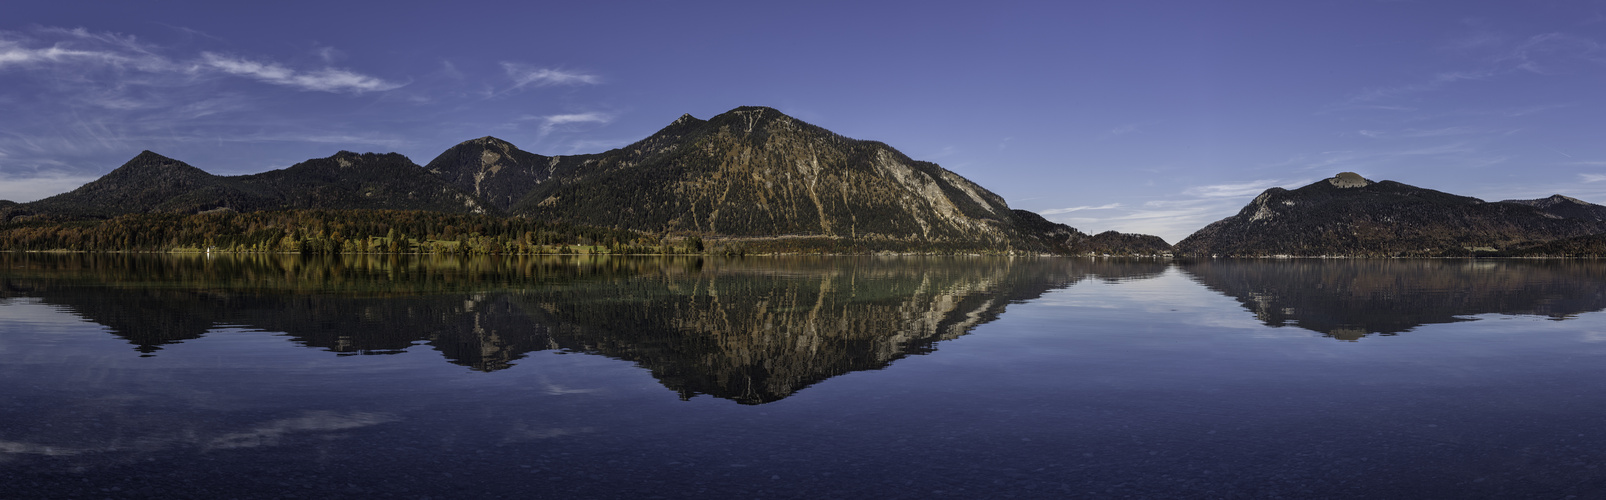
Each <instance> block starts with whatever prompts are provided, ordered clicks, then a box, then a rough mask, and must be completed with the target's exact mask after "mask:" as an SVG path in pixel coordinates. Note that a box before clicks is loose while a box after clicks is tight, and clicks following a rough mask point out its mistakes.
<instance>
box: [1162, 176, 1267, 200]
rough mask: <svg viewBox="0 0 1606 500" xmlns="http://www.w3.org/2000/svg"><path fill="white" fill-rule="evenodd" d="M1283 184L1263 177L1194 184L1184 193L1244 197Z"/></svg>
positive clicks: (1209, 196) (1204, 195)
mask: <svg viewBox="0 0 1606 500" xmlns="http://www.w3.org/2000/svg"><path fill="white" fill-rule="evenodd" d="M1280 184H1283V182H1282V181H1278V180H1273V179H1261V180H1254V181H1249V182H1240V183H1233V184H1211V185H1207V186H1194V187H1190V188H1188V189H1184V190H1183V191H1182V194H1185V195H1188V196H1196V197H1200V198H1242V197H1247V196H1255V195H1258V194H1260V192H1261V191H1265V190H1266V189H1268V188H1271V187H1275V186H1278V185H1280Z"/></svg>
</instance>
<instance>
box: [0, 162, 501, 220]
mask: <svg viewBox="0 0 1606 500" xmlns="http://www.w3.org/2000/svg"><path fill="white" fill-rule="evenodd" d="M294 208H312V209H317V208H321V209H397V210H431V211H439V212H458V213H479V212H485V211H486V207H485V206H484V205H483V204H482V203H481V202H480V201H479V200H478V199H477V198H475V197H474V196H472V195H469V194H467V193H464V192H462V191H460V190H458V189H457V188H455V187H453V186H452V185H451V184H449V183H447V182H446V181H443V180H441V179H439V178H437V177H435V176H433V175H431V174H430V173H429V172H426V171H425V170H424V169H423V168H422V167H419V166H418V165H417V164H414V163H413V162H412V160H408V159H407V157H405V156H402V155H399V154H396V153H389V154H374V153H365V154H357V153H352V152H349V151H341V152H340V153H337V154H335V155H334V156H330V157H328V158H320V159H313V160H307V161H304V162H301V163H298V164H296V165H294V166H291V167H290V168H286V169H281V170H272V171H268V172H264V173H260V174H253V175H241V176H217V175H212V174H210V173H207V172H205V171H203V170H201V169H199V168H195V167H193V166H190V165H189V164H187V163H184V162H182V161H178V160H174V159H172V158H168V157H165V156H162V155H159V154H156V153H153V152H150V151H145V152H142V153H140V154H139V155H138V156H135V157H134V159H132V160H129V161H128V163H124V164H123V166H121V167H118V168H117V169H116V170H113V171H112V172H111V173H108V174H106V175H104V176H101V178H99V179H96V180H94V181H93V182H90V183H88V184H85V185H83V186H81V187H79V188H78V189H74V190H72V191H71V192H67V193H63V194H59V195H56V196H52V197H49V198H45V199H43V200H39V201H35V202H32V203H22V204H17V205H15V206H12V207H9V208H7V207H0V210H4V211H3V212H0V219H7V220H9V219H11V218H13V217H17V216H24V215H35V214H43V215H53V216H59V217H68V218H90V219H104V218H109V217H115V216H118V215H124V214H139V213H180V214H185V213H197V212H204V211H208V210H218V209H228V210H235V211H240V212H251V211H259V210H277V209H294Z"/></svg>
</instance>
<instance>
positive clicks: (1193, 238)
mask: <svg viewBox="0 0 1606 500" xmlns="http://www.w3.org/2000/svg"><path fill="white" fill-rule="evenodd" d="M1560 198H1562V199H1560V200H1558V197H1551V198H1547V199H1545V200H1532V201H1518V202H1499V203H1488V202H1485V201H1483V200H1479V199H1477V198H1472V197H1467V196H1457V195H1453V194H1449V193H1444V192H1440V191H1434V190H1431V189H1423V188H1419V187H1415V186H1410V185H1406V184H1401V183H1398V182H1394V181H1382V182H1372V181H1370V180H1367V179H1365V178H1362V177H1361V176H1359V175H1356V174H1354V173H1350V172H1345V173H1341V174H1338V175H1337V176H1335V177H1333V178H1330V179H1326V180H1322V181H1318V182H1316V183H1313V184H1310V185H1308V186H1304V187H1301V188H1299V189H1295V190H1292V191H1290V190H1287V189H1283V188H1271V189H1268V190H1266V191H1265V192H1264V193H1261V194H1260V196H1258V197H1256V198H1255V199H1254V201H1253V202H1250V203H1249V205H1248V206H1245V207H1244V208H1243V210H1241V211H1239V212H1238V214H1237V215H1234V216H1232V217H1228V218H1225V219H1222V220H1220V221H1216V222H1214V223H1212V224H1210V225H1208V226H1205V228H1204V229H1200V230H1199V231H1198V232H1195V233H1193V234H1192V235H1190V236H1188V237H1187V238H1185V239H1183V240H1182V241H1180V242H1178V243H1177V244H1176V251H1177V253H1179V254H1184V255H1193V256H1211V255H1219V256H1274V255H1290V256H1320V255H1330V256H1367V257H1413V256H1415V257H1434V256H1454V255H1472V254H1474V253H1475V252H1496V251H1501V250H1506V249H1510V248H1515V247H1517V246H1519V245H1522V244H1531V243H1533V242H1543V241H1550V240H1557V239H1562V238H1571V237H1578V236H1584V235H1590V234H1597V233H1602V232H1606V222H1603V220H1602V219H1601V218H1599V217H1597V216H1592V215H1588V214H1591V213H1596V212H1594V210H1596V209H1597V208H1601V207H1599V206H1598V205H1590V204H1587V203H1583V202H1577V200H1572V199H1570V198H1565V197H1560ZM1591 207H1595V208H1591Z"/></svg>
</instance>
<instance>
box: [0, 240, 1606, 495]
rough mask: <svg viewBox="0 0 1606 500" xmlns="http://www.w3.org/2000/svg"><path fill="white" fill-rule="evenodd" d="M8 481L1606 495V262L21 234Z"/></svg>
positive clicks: (3, 290)
mask: <svg viewBox="0 0 1606 500" xmlns="http://www.w3.org/2000/svg"><path fill="white" fill-rule="evenodd" d="M0 264H3V268H0V485H3V486H0V496H5V497H22V498H29V497H53V498H55V497H75V496H81V497H93V498H107V497H110V498H121V497H195V498H228V497H286V498H288V497H298V498H322V497H397V498H422V497H431V498H460V497H477V498H498V497H513V498H531V497H548V498H571V497H586V498H599V497H600V498H609V497H620V498H654V497H664V498H686V497H694V498H724V497H739V498H943V497H949V498H1011V497H1015V498H1054V497H1067V496H1070V497H1085V498H1166V497H1200V498H1212V497H1220V498H1278V497H1282V498H1311V497H1344V498H1349V497H1361V496H1366V497H1383V498H1478V497H1481V498H1514V497H1515V498H1521V497H1540V498H1566V497H1568V496H1569V495H1576V496H1578V497H1580V498H1602V497H1606V467H1603V465H1606V316H1603V314H1602V313H1601V312H1600V311H1601V310H1602V309H1606V264H1603V263H1596V262H1576V261H1488V260H1479V261H1452V260H1432V261H1414V260H1406V261H1364V260H1363V261H1350V260H1343V261H1316V260H1293V261H1207V262H1199V263H1177V264H1174V263H1171V262H1167V261H1141V260H1140V261H1112V260H1091V259H1062V258H1040V259H1039V258H1026V259H999V258H819V259H802V258H798V259H782V258H747V259H742V260H722V259H695V258H691V259H684V258H683V259H619V258H614V259H601V260H593V259H583V258H566V259H563V258H549V259H509V260H495V259H454V258H438V259H437V258H417V257H415V258H406V257H401V258H390V257H371V258H370V257H348V258H344V259H340V258H333V259H310V258H309V259H302V258H299V257H289V256H250V257H216V258H206V257H203V256H126V255H23V254H0Z"/></svg>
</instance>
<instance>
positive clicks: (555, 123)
mask: <svg viewBox="0 0 1606 500" xmlns="http://www.w3.org/2000/svg"><path fill="white" fill-rule="evenodd" d="M525 119H531V120H538V121H540V122H541V135H547V134H550V133H552V131H554V130H557V128H558V127H562V126H564V125H572V124H576V123H598V124H607V123H611V122H613V115H610V114H607V113H600V112H590V113H568V114H559V115H546V116H528V117H525Z"/></svg>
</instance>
